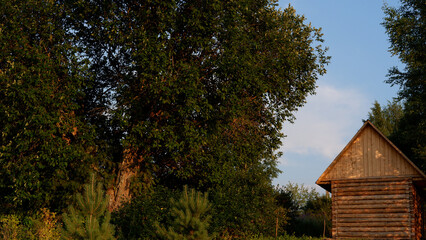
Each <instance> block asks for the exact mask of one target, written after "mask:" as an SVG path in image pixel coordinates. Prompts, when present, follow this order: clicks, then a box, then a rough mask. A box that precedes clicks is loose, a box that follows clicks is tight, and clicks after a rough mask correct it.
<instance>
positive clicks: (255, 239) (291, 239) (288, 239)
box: [247, 234, 322, 240]
mask: <svg viewBox="0 0 426 240" xmlns="http://www.w3.org/2000/svg"><path fill="white" fill-rule="evenodd" d="M247 240H322V238H317V237H308V236H303V237H296V236H294V235H287V234H286V235H284V236H279V237H278V238H275V237H263V236H252V237H250V238H247Z"/></svg>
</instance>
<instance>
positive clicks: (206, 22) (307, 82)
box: [70, 0, 328, 196]
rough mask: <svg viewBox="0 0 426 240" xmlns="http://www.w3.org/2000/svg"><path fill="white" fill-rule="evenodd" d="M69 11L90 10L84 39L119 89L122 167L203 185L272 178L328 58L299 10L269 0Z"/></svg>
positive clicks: (141, 175) (100, 73) (143, 175)
mask: <svg viewBox="0 0 426 240" xmlns="http://www.w3.org/2000/svg"><path fill="white" fill-rule="evenodd" d="M70 6H71V8H72V11H71V12H72V13H73V14H76V16H83V17H81V18H82V19H80V20H78V21H74V24H75V25H74V31H73V32H74V34H75V35H76V36H77V37H76V39H79V43H80V44H81V45H82V46H85V55H86V56H92V59H94V61H93V64H92V65H91V67H92V70H93V71H94V72H96V74H97V78H98V79H99V80H101V81H103V82H104V83H106V84H107V85H108V86H109V88H108V89H111V91H110V92H109V93H111V94H112V95H111V96H112V97H113V99H114V101H113V104H112V105H111V112H113V113H114V116H115V119H117V120H118V122H120V127H121V132H122V133H123V137H122V141H121V142H120V143H121V145H122V147H123V150H122V156H121V158H122V163H121V167H119V168H118V169H120V171H122V172H124V173H127V174H128V175H127V176H129V175H131V176H136V177H137V178H136V179H140V180H141V181H139V182H144V183H146V181H149V180H150V179H156V180H158V183H160V184H163V185H166V186H168V187H172V188H173V187H175V186H177V185H183V184H189V185H190V186H193V187H197V188H199V189H200V188H201V189H204V190H207V189H209V188H212V187H214V186H217V185H221V184H222V185H223V184H224V183H225V182H227V180H228V179H229V178H230V177H232V176H237V175H239V176H243V175H245V176H244V178H249V176H251V175H261V176H263V177H264V178H266V179H271V177H273V176H275V174H276V173H277V169H276V159H277V157H278V154H277V153H276V152H275V150H277V149H278V147H279V145H280V143H281V142H280V138H281V137H282V135H281V126H282V123H283V121H285V120H292V119H293V115H292V114H293V113H294V111H296V110H297V109H298V108H299V107H301V106H302V105H303V104H304V102H305V99H306V96H307V95H308V94H313V93H314V90H315V81H316V79H317V75H318V74H322V73H324V71H325V69H324V65H325V64H326V63H327V61H328V59H327V57H326V56H325V55H324V51H325V49H324V48H322V47H321V46H314V45H315V43H319V42H321V41H322V39H321V34H320V32H319V30H318V29H315V28H313V27H311V26H310V25H307V24H306V23H305V22H304V18H303V17H301V16H298V15H296V14H295V11H294V9H293V8H291V7H289V8H287V9H285V10H284V11H280V10H277V9H276V8H275V3H274V2H272V1H268V0H261V1H258V0H256V1H237V0H229V1H218V0H197V1H180V0H176V1H144V2H140V1H131V0H129V1H113V0H110V1H102V2H99V3H98V2H86V3H81V2H75V3H74V4H73V5H70ZM84 16H87V17H84ZM74 19H77V18H74ZM82 22H84V24H79V23H82ZM93 56H94V57H93ZM104 89H106V88H104ZM107 94H108V93H105V95H104V96H106V95H107ZM123 166H126V169H127V170H124V169H123ZM129 169H133V170H129ZM236 173H238V174H236ZM135 174H136V175H135ZM147 174H148V175H147ZM120 176H123V178H126V176H125V174H122V175H121V174H119V177H120ZM134 179H135V178H134ZM122 182H126V181H122V180H118V181H117V183H122ZM135 182H136V183H137V181H134V183H135ZM135 185H137V184H134V186H135ZM120 188H121V186H116V188H115V189H116V191H118V192H119V190H120ZM136 189H137V188H136ZM115 195H116V196H117V195H120V194H115Z"/></svg>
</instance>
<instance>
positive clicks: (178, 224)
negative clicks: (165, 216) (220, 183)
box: [156, 185, 212, 240]
mask: <svg viewBox="0 0 426 240" xmlns="http://www.w3.org/2000/svg"><path fill="white" fill-rule="evenodd" d="M207 197H208V194H207V193H204V194H203V193H201V192H196V191H195V190H194V189H190V190H188V187H187V186H186V185H185V186H184V189H183V191H182V196H181V198H180V199H179V200H177V201H176V200H174V199H171V203H172V209H171V214H172V216H173V217H174V221H173V222H172V224H171V225H170V226H160V225H159V224H157V225H156V228H157V236H158V237H159V238H160V239H167V240H209V239H212V237H211V236H209V233H208V227H209V220H210V215H208V214H207V212H208V211H209V210H210V209H211V204H210V203H209V201H208V199H207Z"/></svg>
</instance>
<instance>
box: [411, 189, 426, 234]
mask: <svg viewBox="0 0 426 240" xmlns="http://www.w3.org/2000/svg"><path fill="white" fill-rule="evenodd" d="M411 191H412V193H413V194H412V196H413V211H414V231H415V239H416V240H417V239H422V236H424V212H423V199H422V198H421V196H420V193H419V191H418V189H417V188H416V187H415V186H414V185H412V186H411Z"/></svg>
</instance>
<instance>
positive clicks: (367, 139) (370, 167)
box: [322, 126, 419, 181]
mask: <svg viewBox="0 0 426 240" xmlns="http://www.w3.org/2000/svg"><path fill="white" fill-rule="evenodd" d="M330 170H331V171H329V172H328V173H327V174H326V176H324V178H323V179H322V180H323V181H327V180H335V179H356V178H368V177H386V176H419V173H418V170H416V169H415V168H414V167H413V166H412V165H411V164H410V163H409V162H407V161H406V160H405V159H404V157H403V155H401V154H400V153H399V152H398V150H397V149H396V148H395V147H394V146H392V145H391V144H389V142H388V141H387V140H386V139H385V138H383V137H382V136H381V135H380V134H379V133H378V132H377V131H376V130H374V129H373V127H371V126H367V127H366V128H365V129H364V130H363V131H362V132H361V133H360V134H359V135H358V136H357V137H356V138H355V139H354V140H353V141H352V142H351V143H350V144H349V145H348V146H347V147H346V149H345V150H344V151H343V152H342V153H341V154H340V156H339V159H337V161H335V164H334V166H333V168H332V169H330Z"/></svg>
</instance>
